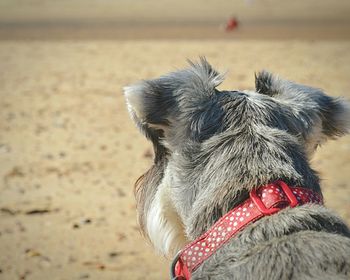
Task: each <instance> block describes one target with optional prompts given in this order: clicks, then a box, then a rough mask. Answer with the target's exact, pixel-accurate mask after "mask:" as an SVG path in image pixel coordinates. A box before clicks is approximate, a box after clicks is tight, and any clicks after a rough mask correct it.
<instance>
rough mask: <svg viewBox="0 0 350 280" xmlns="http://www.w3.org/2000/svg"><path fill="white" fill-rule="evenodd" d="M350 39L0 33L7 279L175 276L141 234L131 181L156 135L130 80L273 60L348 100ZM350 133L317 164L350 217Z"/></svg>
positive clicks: (246, 84) (236, 85) (230, 79)
mask: <svg viewBox="0 0 350 280" xmlns="http://www.w3.org/2000/svg"><path fill="white" fill-rule="evenodd" d="M349 50H350V42H349V41H279V40H274V41H264V40H255V41H254V40H249V41H244V40H243V41H239V40H236V41H227V40H221V41H220V40H206V41H201V40H192V41H186V40H169V41H167V40H137V41H132V40H131V41H130V40H129V41H128V40H122V41H118V40H117V41H102V40H95V41H94V40H88V41H83V42H79V41H31V42H27V41H2V42H0V61H1V69H2V71H1V73H0V81H1V82H0V95H1V99H0V105H1V108H2V110H1V118H0V131H1V133H0V165H1V168H0V177H1V184H0V194H1V195H0V252H1V253H0V279H6V280H7V279H62V280H63V279H67V280H68V279H140V280H141V279H153V280H154V279H167V277H168V265H169V263H168V261H167V260H164V259H163V258H162V257H161V256H157V255H156V254H155V253H154V252H153V250H152V248H151V247H150V246H149V245H148V244H147V243H146V242H145V240H144V238H143V237H142V236H141V235H140V233H139V230H138V226H137V222H136V214H135V202H134V198H133V184H134V182H135V180H136V179H137V178H138V176H139V175H140V174H141V173H142V172H144V171H145V170H146V169H147V167H148V166H149V165H150V163H151V161H152V159H151V156H152V153H151V148H150V145H149V143H147V142H146V141H145V139H143V137H142V136H141V135H140V134H139V133H138V131H137V130H136V128H135V127H134V126H133V124H132V122H131V121H130V120H129V117H128V114H127V111H126V107H125V104H124V99H123V96H122V87H123V86H124V85H127V84H129V83H133V82H135V81H137V80H139V79H144V78H152V77H156V76H158V75H161V74H163V73H165V72H167V71H171V70H174V69H176V68H180V67H183V66H185V65H186V62H185V59H186V58H191V59H196V58H197V57H198V56H199V55H206V56H207V59H208V60H209V61H210V62H211V63H212V64H213V65H215V66H216V68H217V69H218V70H221V71H226V70H229V73H228V75H227V80H226V81H225V82H224V84H223V85H222V86H221V88H222V89H224V88H226V89H246V88H252V87H253V85H254V71H258V70H260V69H269V70H270V71H272V72H276V73H278V74H279V75H281V76H283V77H287V78H289V79H291V80H295V81H298V82H300V83H306V84H309V85H312V86H317V87H320V88H323V89H324V90H325V91H326V92H327V93H329V94H330V95H333V96H344V97H346V98H348V99H349V98H350V84H349V73H350V52H349ZM349 151H350V137H344V138H342V139H341V140H339V141H337V142H335V141H331V142H329V143H327V144H326V145H324V147H322V148H321V149H320V150H319V151H318V152H317V154H316V157H315V159H314V160H313V161H312V165H313V167H314V168H315V169H317V170H319V171H320V175H321V177H322V178H323V184H322V185H323V191H324V195H325V201H326V205H327V206H328V207H330V208H332V209H334V210H335V211H336V212H338V213H339V214H340V216H342V217H343V218H344V219H346V220H347V222H348V223H349V222H350V184H349V182H348V181H349V180H348V179H349V174H348V172H349V166H350V164H349V162H350V161H349V155H350V154H349Z"/></svg>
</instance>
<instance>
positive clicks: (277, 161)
mask: <svg viewBox="0 0 350 280" xmlns="http://www.w3.org/2000/svg"><path fill="white" fill-rule="evenodd" d="M267 129H268V128H267ZM273 132H274V133H275V134H276V135H275V136H276V137H274V138H268V139H267V138H265V137H264V135H271V134H272V132H271V131H266V132H264V131H263V129H260V131H259V133H258V132H256V134H254V135H251V136H250V137H251V138H250V139H249V141H250V142H252V143H254V145H252V146H250V147H247V146H246V144H245V143H247V139H246V138H243V139H242V138H240V137H239V136H240V135H239V136H237V135H230V134H228V135H224V136H220V137H221V138H220V139H219V141H218V139H214V141H213V142H212V143H210V142H209V143H206V144H204V145H205V146H206V147H201V150H202V151H203V152H201V156H200V157H198V156H197V158H199V159H200V161H201V162H200V164H199V163H198V164H196V168H193V169H192V170H191V172H192V173H191V174H184V177H183V179H184V180H186V183H184V184H185V185H189V184H191V186H189V187H188V188H187V189H186V191H187V193H185V192H184V196H183V197H184V199H185V200H186V199H187V203H188V204H187V205H188V209H191V210H189V211H190V214H189V215H187V216H186V217H185V219H184V221H185V228H186V233H187V235H188V236H190V238H191V239H194V238H196V237H198V236H199V235H201V234H202V233H203V232H205V231H206V230H208V228H210V227H211V226H212V225H213V224H214V223H215V222H216V221H217V220H218V219H219V218H220V217H221V216H223V215H224V214H226V213H227V212H228V211H229V210H231V209H232V208H234V207H235V206H237V205H238V204H240V203H241V202H242V201H244V200H245V199H247V198H248V197H249V192H250V191H251V190H252V189H254V188H257V187H259V186H261V185H266V184H269V183H271V182H274V181H276V180H283V181H285V182H286V183H287V184H289V185H290V186H296V185H299V186H302V187H306V188H310V189H312V190H314V191H316V192H319V191H320V186H319V182H318V181H319V180H318V177H317V175H316V173H315V172H314V171H313V170H312V169H311V167H310V166H309V163H308V160H307V158H306V156H305V154H304V152H303V151H302V150H301V147H300V145H299V144H298V143H296V142H295V139H293V138H291V137H290V136H289V135H288V133H284V132H283V131H277V132H276V131H273ZM241 135H246V134H244V133H243V134H241ZM281 139H283V140H281ZM215 140H216V141H215ZM227 147H233V148H232V150H227ZM276 147H279V149H276ZM227 153H229V154H230V158H228V157H227ZM197 154H198V153H197ZM222 154H225V155H226V157H225V159H223V158H221V157H220V155H222ZM188 160H193V159H188ZM181 170H183V169H181ZM197 174H201V176H200V178H198V175H197ZM191 180H193V181H191ZM192 186H195V188H196V190H195V192H196V195H195V197H194V199H193V200H192V201H190V199H191V198H193V196H192V197H191V196H189V195H188V193H189V191H188V190H189V189H191V188H192V189H193V187H192Z"/></svg>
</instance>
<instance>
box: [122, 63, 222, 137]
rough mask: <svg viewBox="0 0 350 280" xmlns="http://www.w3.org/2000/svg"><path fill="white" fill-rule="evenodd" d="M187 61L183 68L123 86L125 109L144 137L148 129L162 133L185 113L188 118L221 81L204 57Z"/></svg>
mask: <svg viewBox="0 0 350 280" xmlns="http://www.w3.org/2000/svg"><path fill="white" fill-rule="evenodd" d="M189 63H190V67H189V68H187V69H184V70H179V71H176V72H173V73H170V74H168V75H165V76H161V77H160V78H158V79H154V80H146V81H142V82H140V83H138V84H136V85H132V86H128V87H125V88H124V93H125V97H126V100H127V104H128V108H129V111H130V113H131V115H132V117H133V119H134V121H135V122H136V123H137V125H138V126H139V127H140V128H141V130H143V132H145V133H146V136H147V134H148V131H152V130H153V131H163V133H164V132H165V134H166V133H167V129H168V128H169V126H171V125H177V122H179V121H180V120H182V119H186V114H188V118H187V119H189V117H190V115H191V112H194V111H197V110H198V106H200V104H204V103H203V101H205V100H208V99H210V98H211V97H212V96H213V95H214V94H215V88H216V86H218V85H219V84H220V83H221V82H222V81H223V76H222V75H220V74H219V73H218V72H216V71H215V70H214V69H213V68H212V67H211V65H210V64H209V63H208V62H207V61H206V60H205V58H201V59H200V62H199V63H193V62H190V61H189Z"/></svg>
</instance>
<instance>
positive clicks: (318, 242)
mask: <svg viewBox="0 0 350 280" xmlns="http://www.w3.org/2000/svg"><path fill="white" fill-rule="evenodd" d="M223 79H224V76H223V75H221V74H219V73H218V72H217V71H216V70H214V69H213V68H212V66H211V65H210V64H209V63H208V62H207V61H206V60H205V59H204V58H201V59H200V61H199V62H198V63H192V62H190V66H189V67H188V68H187V69H184V70H179V71H176V72H173V73H170V74H167V75H164V76H161V77H160V78H158V79H154V80H146V81H142V82H139V83H137V84H135V85H132V86H129V87H126V88H125V89H124V92H125V96H126V100H127V105H128V109H129V112H130V114H131V117H132V119H133V120H134V122H135V123H136V125H137V126H138V128H139V129H140V130H141V132H142V133H143V134H144V135H145V136H146V137H147V138H148V139H149V140H151V141H152V143H153V147H154V153H155V158H154V164H153V166H152V167H151V168H150V169H149V170H148V171H147V172H146V173H145V174H144V175H143V176H141V177H140V179H139V180H138V181H137V182H136V185H135V195H136V200H137V210H138V219H139V223H140V226H141V229H142V231H143V232H144V234H145V235H146V236H147V237H148V238H149V240H150V241H151V242H152V243H153V245H154V247H155V248H156V249H157V250H158V251H160V252H161V253H163V254H164V255H168V256H170V257H173V256H174V255H175V253H176V252H177V251H178V250H180V249H181V248H183V246H184V245H185V244H186V243H188V242H190V241H192V240H194V239H196V238H198V237H199V236H200V235H201V234H203V233H204V232H206V231H207V230H208V229H209V228H210V227H211V226H212V225H213V224H214V223H215V222H216V221H217V220H218V219H219V218H220V217H221V216H223V215H224V214H225V213H227V212H228V211H229V210H230V209H232V208H234V207H235V206H237V205H238V204H239V203H241V202H242V201H244V200H245V199H247V198H248V197H249V192H250V191H251V190H252V189H253V188H257V187H259V186H262V185H266V184H268V183H270V182H273V181H276V180H283V181H285V182H286V183H288V185H290V186H302V187H304V188H309V189H312V190H313V191H314V192H317V193H320V192H321V189H320V183H319V177H318V175H317V173H316V172H315V171H314V170H313V169H312V168H311V167H310V165H309V159H310V157H311V156H312V154H313V152H314V151H315V150H316V148H317V146H318V145H320V144H321V143H323V142H324V141H326V140H327V139H328V138H336V137H338V136H342V135H344V134H346V133H348V132H349V120H350V110H349V107H348V104H347V103H346V102H345V101H344V100H343V99H339V98H333V97H330V96H327V95H326V94H324V93H323V92H322V91H321V90H319V89H316V88H312V87H308V86H304V85H300V84H296V83H294V82H290V81H287V80H283V79H281V78H279V77H277V76H275V75H272V74H270V73H269V72H266V71H262V72H260V73H259V74H257V75H256V82H255V83H256V85H255V86H256V89H255V91H219V90H218V89H217V88H216V87H217V86H218V85H219V84H220V83H221V82H222V81H223ZM192 279H223V280H224V279H350V231H349V229H348V227H347V226H346V225H345V223H344V222H343V221H342V220H341V219H340V218H339V217H338V216H337V215H335V214H334V213H332V212H331V211H330V210H328V209H326V208H325V207H324V206H321V205H317V204H305V205H302V206H298V207H295V208H290V207H287V208H285V209H283V210H282V211H280V212H278V213H276V214H274V215H271V216H266V217H263V218H261V219H260V220H258V221H256V222H254V223H251V224H249V225H248V226H247V227H245V228H244V229H243V230H242V231H240V232H238V233H237V234H236V235H235V236H234V237H233V238H231V239H230V240H229V242H227V243H226V244H224V246H222V247H221V248H220V249H218V250H217V251H216V252H215V254H213V255H212V256H211V257H210V258H209V259H207V260H206V261H205V262H204V263H202V264H201V265H200V267H199V268H198V269H196V271H195V272H194V273H193V274H192Z"/></svg>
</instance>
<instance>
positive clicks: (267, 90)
mask: <svg viewBox="0 0 350 280" xmlns="http://www.w3.org/2000/svg"><path fill="white" fill-rule="evenodd" d="M255 85H256V91H257V92H259V93H261V94H265V95H269V96H271V97H273V98H275V99H276V100H277V101H278V102H279V103H281V105H284V106H285V108H287V110H288V114H290V115H291V116H294V117H295V118H296V119H297V120H299V123H300V124H301V125H299V127H300V129H302V130H303V131H298V133H300V134H301V135H303V136H305V138H308V137H312V138H315V137H317V138H318V139H313V140H312V141H311V142H313V143H316V145H317V144H319V143H321V142H322V141H323V140H325V139H326V138H335V137H338V136H342V135H344V134H346V133H349V130H350V107H349V104H348V103H347V102H346V101H345V100H344V99H341V98H334V97H331V96H328V95H326V94H325V93H324V92H322V90H320V89H317V88H313V87H309V86H304V85H300V84H297V83H294V82H291V81H287V80H283V79H281V78H279V77H277V76H275V75H272V74H271V73H269V72H267V71H262V72H260V73H259V74H258V75H256V79H255ZM294 127H295V126H294ZM305 132H306V133H305ZM305 140H306V141H310V139H305Z"/></svg>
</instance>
